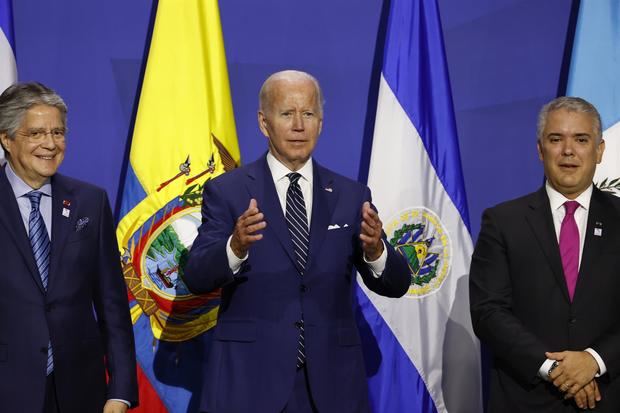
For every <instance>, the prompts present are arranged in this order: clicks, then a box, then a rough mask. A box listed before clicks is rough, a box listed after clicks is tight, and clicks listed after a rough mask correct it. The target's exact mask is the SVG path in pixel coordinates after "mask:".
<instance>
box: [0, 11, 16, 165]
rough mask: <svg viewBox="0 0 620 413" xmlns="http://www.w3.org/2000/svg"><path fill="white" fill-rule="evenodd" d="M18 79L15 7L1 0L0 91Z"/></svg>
mask: <svg viewBox="0 0 620 413" xmlns="http://www.w3.org/2000/svg"><path fill="white" fill-rule="evenodd" d="M16 80H17V67H16V66H15V40H14V37H13V9H12V6H11V0H0V93H2V92H3V91H4V89H6V88H7V87H9V86H10V85H12V84H13V83H15V81H16ZM3 163H4V151H2V149H1V148H0V165H2V164H3Z"/></svg>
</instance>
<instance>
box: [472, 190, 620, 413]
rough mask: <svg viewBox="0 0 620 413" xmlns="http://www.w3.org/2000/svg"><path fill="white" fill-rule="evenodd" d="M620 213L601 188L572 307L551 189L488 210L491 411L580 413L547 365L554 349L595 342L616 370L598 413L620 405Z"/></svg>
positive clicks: (483, 324) (485, 258)
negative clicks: (548, 375)
mask: <svg viewBox="0 0 620 413" xmlns="http://www.w3.org/2000/svg"><path fill="white" fill-rule="evenodd" d="M619 211H620V199H618V198H616V197H614V196H612V195H609V194H606V193H603V192H601V191H600V190H598V189H596V188H594V191H593V193H592V198H591V201H590V209H589V213H588V223H587V228H586V237H585V243H584V248H583V254H582V259H581V265H580V268H579V278H578V281H577V286H576V290H575V295H574V297H573V301H572V303H571V302H570V300H569V296H568V289H567V287H566V282H565V280H564V273H563V270H562V262H561V258H560V252H559V247H558V242H557V238H556V235H555V230H554V226H553V220H552V215H551V208H550V205H549V199H548V197H547V193H546V191H545V189H544V187H543V188H542V189H540V190H539V191H537V192H535V193H532V194H530V195H527V196H524V197H522V198H519V199H516V200H513V201H509V202H506V203H503V204H500V205H498V206H496V207H493V208H490V209H488V210H486V211H485V212H484V214H483V218H482V229H481V232H480V235H479V237H478V242H477V244H476V248H475V250H474V254H473V257H472V263H471V271H470V301H471V315H472V322H473V326H474V331H475V332H476V334H477V335H478V337H479V338H480V340H481V341H482V342H483V343H484V344H486V345H487V346H488V348H489V349H490V350H491V353H492V355H493V366H492V368H491V373H490V397H489V411H490V412H513V411H514V412H572V411H577V408H576V406H575V404H574V401H572V400H570V401H563V398H562V394H560V393H559V392H558V391H557V390H556V389H555V387H554V386H553V385H552V384H551V383H547V382H545V381H543V380H542V379H540V378H539V377H538V370H539V368H540V366H541V365H542V363H543V362H544V361H545V359H546V357H545V351H563V350H584V349H586V348H588V347H591V348H593V349H594V350H596V351H597V352H598V354H599V355H600V356H601V357H602V359H603V361H604V362H605V364H606V367H607V374H605V375H604V376H602V377H601V378H599V379H597V381H598V383H599V388H600V390H601V393H602V398H603V400H602V401H601V402H600V403H599V404H598V405H597V409H596V411H606V412H618V411H620V380H617V377H618V374H619V373H620V212H619ZM595 228H600V229H601V231H602V233H601V235H600V236H597V235H595V234H594V229H595Z"/></svg>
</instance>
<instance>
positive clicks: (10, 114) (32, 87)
mask: <svg viewBox="0 0 620 413" xmlns="http://www.w3.org/2000/svg"><path fill="white" fill-rule="evenodd" d="M36 105H46V106H53V107H55V108H56V109H58V110H59V111H60V115H61V117H62V124H63V126H64V127H65V128H66V126H67V105H66V104H65V102H64V100H62V98H61V97H60V96H59V95H58V94H57V93H56V92H54V91H53V90H52V89H50V88H48V87H47V86H45V85H43V84H41V83H38V82H30V83H17V84H15V85H12V86H9V87H8V88H7V89H6V90H5V91H4V92H2V95H0V134H3V133H4V134H6V135H7V136H8V137H9V139H15V134H16V133H17V130H18V129H19V127H20V126H21V124H22V121H23V119H24V115H25V114H26V112H27V111H28V109H30V108H32V107H33V106H36Z"/></svg>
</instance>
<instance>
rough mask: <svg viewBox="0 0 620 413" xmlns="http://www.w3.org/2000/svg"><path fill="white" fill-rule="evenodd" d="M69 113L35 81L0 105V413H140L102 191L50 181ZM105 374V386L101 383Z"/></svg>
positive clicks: (8, 93) (13, 90) (14, 89)
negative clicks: (135, 410) (2, 161)
mask: <svg viewBox="0 0 620 413" xmlns="http://www.w3.org/2000/svg"><path fill="white" fill-rule="evenodd" d="M66 113H67V107H66V105H65V103H64V102H63V100H62V98H61V97H60V96H58V95H57V94H56V93H55V92H54V91H52V90H51V89H49V88H47V87H45V86H43V85H41V84H39V83H24V84H17V85H13V86H11V87H9V88H8V89H7V90H5V91H4V93H2V95H1V96H0V142H1V143H2V147H3V149H4V151H5V153H6V158H7V161H8V163H7V164H6V165H4V166H3V167H0V251H1V254H2V259H1V260H0V285H1V287H0V410H1V411H3V412H28V413H39V412H44V413H101V412H104V413H122V412H125V411H127V409H128V407H129V405H136V404H137V401H138V400H137V399H138V395H137V382H136V365H135V352H134V342H133V332H132V327H131V320H130V318H129V311H128V308H129V307H128V305H127V293H126V290H125V284H124V282H123V276H122V273H121V269H120V261H119V255H118V247H117V243H116V238H115V236H114V222H113V219H112V213H111V211H110V207H109V204H108V200H107V197H106V194H105V192H104V191H103V190H101V189H99V188H96V187H94V186H92V185H89V184H86V183H83V182H80V181H77V180H74V179H71V178H68V177H66V176H63V175H61V174H58V173H56V171H57V169H58V167H59V166H60V164H61V162H62V160H63V158H64V153H65V145H66V142H65V132H66ZM106 372H107V375H108V376H109V378H108V379H107V383H106Z"/></svg>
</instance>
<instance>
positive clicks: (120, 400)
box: [110, 399, 131, 408]
mask: <svg viewBox="0 0 620 413" xmlns="http://www.w3.org/2000/svg"><path fill="white" fill-rule="evenodd" d="M110 400H114V401H117V402H121V403H125V404H126V405H127V406H128V407H130V408H131V403H129V402H128V401H127V400H123V399H110Z"/></svg>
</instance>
